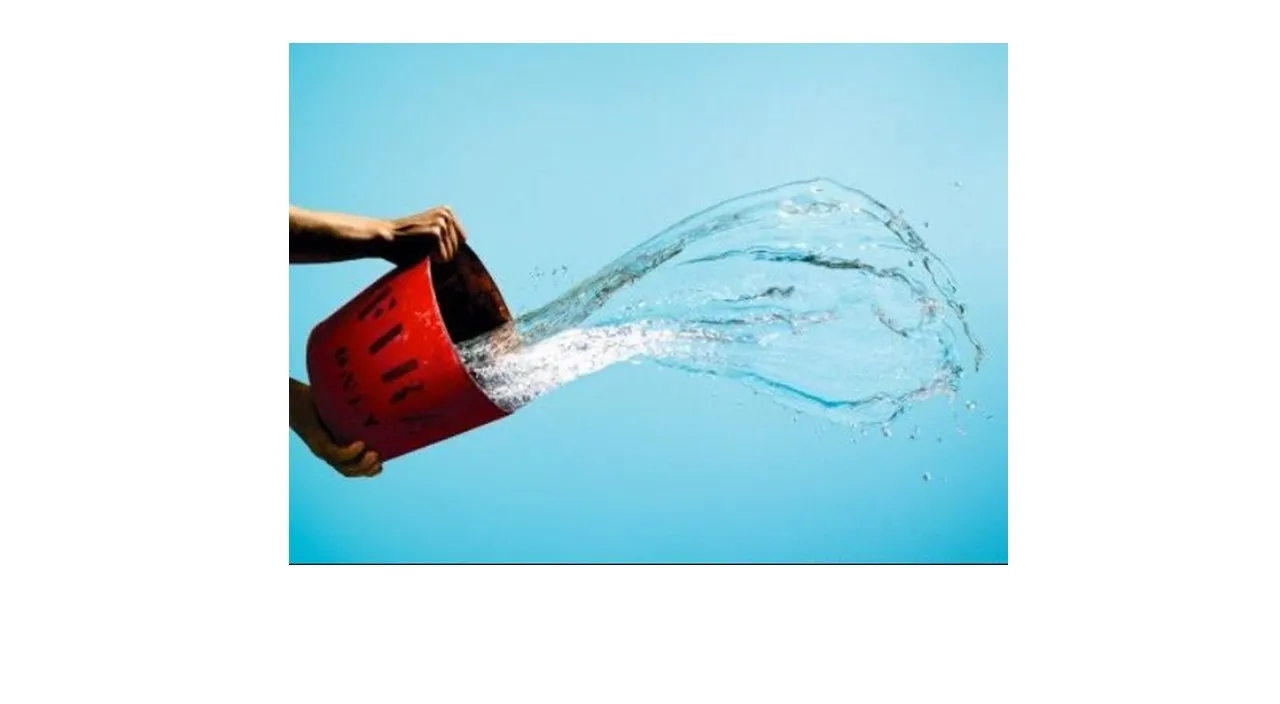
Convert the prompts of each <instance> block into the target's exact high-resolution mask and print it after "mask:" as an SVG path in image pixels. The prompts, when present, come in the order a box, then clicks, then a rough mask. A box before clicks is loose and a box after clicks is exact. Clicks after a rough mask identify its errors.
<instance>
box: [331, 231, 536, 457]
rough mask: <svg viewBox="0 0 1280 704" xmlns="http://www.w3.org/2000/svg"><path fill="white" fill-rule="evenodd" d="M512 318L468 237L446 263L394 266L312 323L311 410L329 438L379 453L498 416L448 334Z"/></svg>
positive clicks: (465, 333)
mask: <svg viewBox="0 0 1280 704" xmlns="http://www.w3.org/2000/svg"><path fill="white" fill-rule="evenodd" d="M510 320H511V314H510V312H509V311H508V310H507V305H506V302H505V301H503V299H502V294H501V293H499V291H498V287H497V285H495V284H494V282H493V278H492V277H490V275H489V272H488V271H487V270H486V269H485V268H484V265H483V264H481V263H480V260H479V258H477V257H476V255H475V252H473V251H472V250H471V248H470V247H469V246H467V245H466V244H461V245H460V246H459V248H458V252H457V253H456V254H455V256H454V258H453V260H452V261H450V262H448V263H443V264H432V263H431V261H430V260H429V259H426V260H423V261H420V262H418V263H417V264H414V265H412V266H407V267H400V268H397V269H395V270H393V271H391V272H389V273H387V274H386V275H385V276H383V277H382V278H380V279H378V280H377V281H375V282H374V283H373V284H372V285H371V286H369V287H368V288H366V289H365V290H364V291H361V292H360V293H359V294H357V295H356V297H355V298H352V299H351V300H350V301H349V302H348V303H347V304H346V305H344V306H342V307H341V308H339V309H338V310H337V312H335V313H334V314H333V315H331V316H329V317H328V318H327V319H326V320H324V321H323V322H321V323H320V324H319V325H317V326H316V327H315V329H313V330H312V331H311V336H310V338H309V339H308V340H307V374H308V376H309V377H310V383H311V393H312V398H313V400H314V402H315V405H316V410H317V412H318V413H319V414H320V418H321V420H322V421H323V422H324V424H325V426H326V427H328V429H329V431H330V432H331V433H332V434H333V436H334V438H335V439H337V440H338V441H339V442H342V443H350V442H355V441H356V440H363V441H364V442H365V445H366V446H367V447H369V448H370V449H373V450H375V451H377V453H378V454H379V456H380V457H381V458H382V459H383V460H384V461H385V460H390V459H392V458H395V457H399V456H401V455H405V454H407V453H410V452H413V451H414V450H418V449H421V448H423V447H426V446H428V445H431V444H434V443H437V442H440V441H441V440H445V439H447V438H450V437H453V436H454V435H458V434H460V433H465V432H466V431H468V430H471V429H473V428H478V427H480V426H482V425H485V424H486V423H491V422H493V421H495V420H498V419H499V418H503V417H505V416H506V415H508V414H507V413H506V412H505V411H503V410H502V409H501V408H499V407H498V406H496V405H494V403H493V402H492V401H491V400H489V397H488V396H486V395H485V393H484V392H483V391H481V390H480V388H479V387H478V386H476V383H475V381H474V380H473V379H472V378H471V375H470V374H469V373H468V372H467V369H466V367H464V366H463V364H462V360H461V359H459V357H458V353H457V351H456V350H455V348H454V343H456V342H462V341H464V340H469V339H471V338H473V337H476V336H478V335H483V334H485V333H487V332H490V331H492V330H494V329H495V328H498V327H499V326H501V325H502V324H504V323H506V322H509V321H510Z"/></svg>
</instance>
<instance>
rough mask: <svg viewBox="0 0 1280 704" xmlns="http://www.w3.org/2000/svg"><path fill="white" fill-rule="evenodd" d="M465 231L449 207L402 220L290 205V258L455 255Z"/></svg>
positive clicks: (395, 260) (410, 258)
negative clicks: (317, 210)
mask: <svg viewBox="0 0 1280 704" xmlns="http://www.w3.org/2000/svg"><path fill="white" fill-rule="evenodd" d="M463 237H464V234H463V232H462V228H461V226H459V225H458V222H457V219H456V218H455V217H454V215H453V212H452V211H451V210H449V209H448V208H446V207H441V208H432V209H431V210H428V211H426V212H425V213H421V214H419V215H414V216H411V217H407V218H401V219H399V220H394V221H393V220H382V219H379V218H369V217H364V216H361V215H347V214H345V213H322V212H316V211H311V210H306V209H303V208H299V207H297V206H294V205H290V206H289V263H290V264H320V263H327V262H341V261H349V260H352V259H368V258H380V259H387V260H389V261H391V262H393V263H396V264H403V263H409V262H412V261H419V260H421V258H422V257H423V256H426V255H427V254H433V255H436V256H438V257H440V259H442V260H443V261H449V260H450V259H452V258H453V254H454V252H456V251H457V248H458V242H459V241H460V240H462V239H463Z"/></svg>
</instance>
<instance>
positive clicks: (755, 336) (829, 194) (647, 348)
mask: <svg viewBox="0 0 1280 704" xmlns="http://www.w3.org/2000/svg"><path fill="white" fill-rule="evenodd" d="M965 312H966V311H965V307H964V305H963V304H962V303H960V302H958V301H957V300H956V287H955V284H954V283H953V282H952V280H951V277H950V275H949V272H948V270H947V267H946V265H945V264H944V263H943V262H942V261H941V260H940V259H938V257H937V256H936V255H934V254H933V253H932V252H930V251H929V250H928V248H927V247H926V246H925V243H924V241H923V240H922V239H921V238H920V236H919V235H918V234H917V233H916V232H915V231H914V230H913V229H912V228H911V227H910V226H909V225H908V224H907V223H906V222H905V221H904V220H903V219H902V217H901V216H900V215H898V214H895V213H894V211H892V210H890V209H889V208H888V207H886V206H884V205H883V204H881V203H879V202H878V201H876V200H875V199H873V198H871V197H870V196H868V195H867V194H865V193H863V192H861V191H857V190H854V189H852V188H848V187H846V186H842V185H840V184H838V183H836V182H834V181H831V180H827V179H817V180H812V181H803V182H796V183H790V184H786V185H783V186H778V187H776V188H771V189H768V190H764V191H759V192H756V193H752V194H748V195H746V196H742V197H739V198H734V199H732V200H728V201H725V202H723V203H721V204H719V205H716V206H714V207H712V208H709V209H707V210H704V211H703V212H700V213H697V214H696V215H692V216H690V217H688V218H685V219H684V220H682V221H681V222H679V223H677V224H675V225H673V226H671V227H669V228H667V229H666V230H665V231H663V232H661V233H659V234H658V235H656V236H654V237H653V238H651V239H649V240H648V241H646V242H644V243H643V244H641V245H639V246H638V247H636V248H634V249H632V250H631V251H630V252H628V253H626V254H625V255H623V256H622V257H620V258H618V259H617V260H616V261H614V262H613V263H611V264H609V265H608V266H606V267H605V268H604V269H602V270H601V271H600V272H599V273H597V274H596V275H594V276H592V277H590V278H588V279H586V280H585V281H582V282H581V283H579V284H578V285H577V286H574V287H573V288H572V289H570V290H569V291H567V292H566V293H564V294H563V295H562V296H560V297H559V298H557V299H556V300H554V301H552V302H551V303H549V304H547V305H545V306H543V307H541V308H538V309H536V310H533V311H530V312H528V313H525V314H524V315H521V316H520V317H519V318H518V319H516V320H515V321H514V322H513V323H511V324H509V325H507V326H505V327H503V328H499V329H498V330H496V331H494V332H493V333H490V334H488V335H485V336H482V337H479V338H476V339H474V340H470V341H468V342H464V343H462V344H461V345H459V353H460V355H461V357H462V359H463V361H464V363H465V364H466V365H467V367H468V369H469V370H470V371H471V374H472V376H473V377H474V378H475V380H476V382H477V383H478V384H479V385H480V387H481V388H483V389H484V390H485V392H486V393H487V394H488V395H489V396H490V397H491V398H492V399H493V400H494V402H495V403H497V404H498V405H499V406H501V407H503V408H504V409H506V410H508V411H514V410H516V409H517V408H519V407H521V406H523V405H525V404H527V403H529V402H530V401H532V400H534V399H535V398H537V397H539V396H541V395H542V394H545V393H547V392H548V391H551V390H552V389H555V388H557V387H559V386H562V385H564V384H566V383H568V382H570V381H572V380H574V379H577V378H579V377H582V376H584V375H587V374H591V373H593V372H596V371H599V370H601V369H604V368H606V367H608V366H610V365H613V364H616V363H619V362H623V361H649V362H652V363H656V364H660V365H663V366H667V367H672V368H676V369H681V370H684V371H687V372H692V373H698V374H708V375H712V376H716V377H721V378H727V379H734V380H739V381H742V382H744V383H746V384H749V385H751V386H752V387H754V388H755V389H757V390H759V391H762V392H764V393H765V394H766V395H768V396H769V397H770V398H772V399H773V400H775V401H778V402H780V403H783V404H786V405H788V406H790V407H791V408H792V409H793V410H799V411H803V412H806V413H810V414H817V415H821V416H825V417H827V418H829V419H831V420H835V421H837V422H840V423H843V424H847V425H850V426H854V427H858V426H863V427H865V426H867V425H876V426H880V427H882V428H883V429H884V432H885V433H886V434H888V431H887V426H886V425H885V424H886V423H888V422H890V421H892V420H894V419H895V418H897V417H898V416H899V415H901V414H902V413H903V412H904V411H905V410H906V409H907V408H909V407H910V406H911V405H913V404H915V403H918V402H920V401H923V400H925V399H928V398H930V397H932V396H935V395H938V394H943V395H948V396H954V394H955V393H956V392H957V391H958V387H959V381H960V379H961V377H962V375H963V373H964V371H965V365H964V364H963V362H962V360H961V355H960V352H959V350H958V349H957V348H958V347H960V346H961V344H962V343H964V342H965V341H967V342H968V344H969V346H971V347H972V352H973V359H972V368H973V369H974V370H976V369H977V368H978V366H979V365H980V364H981V361H982V357H983V350H982V346H981V345H980V344H979V343H978V342H977V341H976V340H975V339H974V337H973V335H972V334H971V332H970V330H969V326H968V322H967V321H966V319H965ZM966 349H967V347H966Z"/></svg>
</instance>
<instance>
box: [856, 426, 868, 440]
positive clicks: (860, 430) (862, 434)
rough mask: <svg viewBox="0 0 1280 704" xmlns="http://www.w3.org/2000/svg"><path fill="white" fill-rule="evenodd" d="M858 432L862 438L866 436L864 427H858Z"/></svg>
mask: <svg viewBox="0 0 1280 704" xmlns="http://www.w3.org/2000/svg"><path fill="white" fill-rule="evenodd" d="M858 434H859V435H861V436H862V437H864V438H865V437H867V429H866V428H859V429H858Z"/></svg>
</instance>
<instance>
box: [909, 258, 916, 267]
mask: <svg viewBox="0 0 1280 704" xmlns="http://www.w3.org/2000/svg"><path fill="white" fill-rule="evenodd" d="M915 265H916V260H914V259H908V260H907V266H915Z"/></svg>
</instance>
